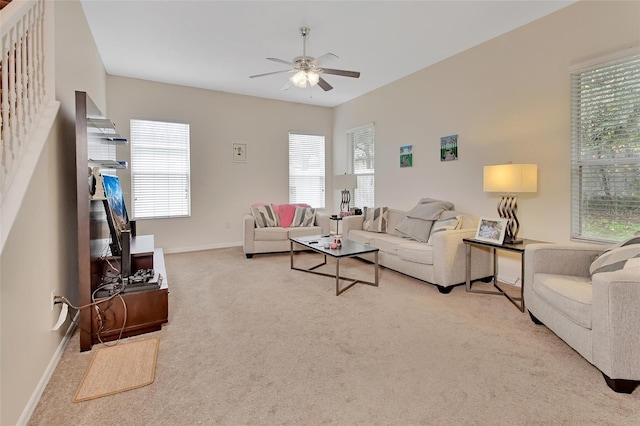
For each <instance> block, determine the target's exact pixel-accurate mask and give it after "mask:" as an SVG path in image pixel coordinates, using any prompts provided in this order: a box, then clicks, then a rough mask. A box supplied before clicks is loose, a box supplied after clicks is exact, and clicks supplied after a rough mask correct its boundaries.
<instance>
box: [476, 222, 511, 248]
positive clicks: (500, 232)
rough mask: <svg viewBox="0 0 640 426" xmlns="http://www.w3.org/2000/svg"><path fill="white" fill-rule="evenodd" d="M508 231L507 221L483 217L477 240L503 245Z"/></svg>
mask: <svg viewBox="0 0 640 426" xmlns="http://www.w3.org/2000/svg"><path fill="white" fill-rule="evenodd" d="M506 231H507V219H493V218H486V217H481V218H480V220H479V221H478V229H477V230H476V236H475V239H476V240H478V241H485V242H487V243H492V244H497V245H502V243H503V242H504V235H505V233H506Z"/></svg>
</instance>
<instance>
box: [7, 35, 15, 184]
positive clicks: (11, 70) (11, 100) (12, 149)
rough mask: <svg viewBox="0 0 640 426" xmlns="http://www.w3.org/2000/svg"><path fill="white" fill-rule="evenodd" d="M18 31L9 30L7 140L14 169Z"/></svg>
mask: <svg viewBox="0 0 640 426" xmlns="http://www.w3.org/2000/svg"><path fill="white" fill-rule="evenodd" d="M16 32H17V28H16V27H13V28H11V29H10V30H9V52H8V53H9V91H8V93H7V96H8V97H9V130H10V132H9V140H7V141H5V143H6V145H7V146H6V149H7V167H8V168H9V173H11V171H12V167H13V160H14V159H15V155H16V154H15V143H16V140H17V139H18V117H17V114H16V102H17V96H16V43H17V42H16Z"/></svg>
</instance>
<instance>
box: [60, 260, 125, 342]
mask: <svg viewBox="0 0 640 426" xmlns="http://www.w3.org/2000/svg"><path fill="white" fill-rule="evenodd" d="M107 263H109V262H108V261H107ZM109 266H110V267H112V265H111V264H109ZM111 271H114V272H115V271H116V269H115V268H112V269H111ZM109 272H110V271H107V273H109ZM119 277H120V275H119V274H117V275H112V276H111V277H109V278H117V279H119ZM105 289H107V290H115V292H114V293H113V294H111V295H109V296H108V297H106V298H100V299H96V294H97V293H98V291H100V290H105ZM123 291H124V285H118V284H114V283H112V282H108V283H103V284H101V285H100V286H98V287H97V288H96V289H95V290H94V291H93V293H92V294H91V303H87V304H86V305H81V306H75V305H74V304H73V303H71V302H70V301H69V300H68V299H67V298H66V297H64V296H57V297H56V298H55V301H56V302H58V303H66V304H67V305H68V306H69V307H70V308H72V309H74V310H76V311H80V310H82V309H86V308H91V307H93V308H94V310H95V312H96V320H97V322H98V331H97V333H96V335H97V338H98V341H99V342H100V343H102V344H104V345H105V346H115V345H117V344H118V343H119V342H120V340H121V339H122V335H123V333H124V329H125V325H126V323H127V304H126V302H125V300H124V297H122V292H123ZM116 297H117V298H119V299H120V301H121V302H122V307H123V312H124V313H123V320H122V326H121V327H119V329H120V333H119V334H118V338H117V339H116V340H115V343H106V342H105V341H103V339H102V334H103V333H105V332H107V331H112V330H117V329H106V328H105V321H106V315H105V312H106V311H108V310H109V308H110V307H111V306H112V304H113V301H114V300H115V298H116ZM105 303H106V304H107V306H106V307H105V308H102V307H100V305H103V304H105ZM71 321H72V322H73V323H74V324H75V325H76V326H77V327H78V328H80V329H81V330H82V331H84V332H85V333H89V334H91V332H90V331H87V330H85V329H83V328H82V327H81V326H80V324H79V323H77V322H76V321H75V320H74V319H73V318H72V319H71Z"/></svg>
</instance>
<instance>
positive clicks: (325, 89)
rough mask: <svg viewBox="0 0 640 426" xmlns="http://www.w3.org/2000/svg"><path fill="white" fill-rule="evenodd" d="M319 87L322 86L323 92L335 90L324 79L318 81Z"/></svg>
mask: <svg viewBox="0 0 640 426" xmlns="http://www.w3.org/2000/svg"><path fill="white" fill-rule="evenodd" d="M318 86H320V87H321V88H322V90H324V91H325V92H328V91H329V90H331V89H333V86H332V85H330V84H329V83H327V80H325V79H324V78H322V77H320V78H319V79H318Z"/></svg>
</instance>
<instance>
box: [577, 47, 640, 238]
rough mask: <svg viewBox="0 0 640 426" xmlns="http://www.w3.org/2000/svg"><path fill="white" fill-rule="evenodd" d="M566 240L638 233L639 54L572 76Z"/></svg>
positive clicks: (639, 227)
mask: <svg viewBox="0 0 640 426" xmlns="http://www.w3.org/2000/svg"><path fill="white" fill-rule="evenodd" d="M571 125H572V127H571V145H572V155H571V167H572V169H571V171H572V174H571V195H572V205H571V219H572V224H571V237H572V238H576V239H585V240H593V241H607V242H613V241H620V240H622V239H625V238H627V237H630V236H631V235H633V233H634V232H635V231H638V230H640V55H635V56H632V57H628V58H625V59H621V60H616V61H613V62H609V63H606V64H602V65H599V66H595V67H591V68H589V69H586V70H578V71H575V72H573V73H572V74H571Z"/></svg>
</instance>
